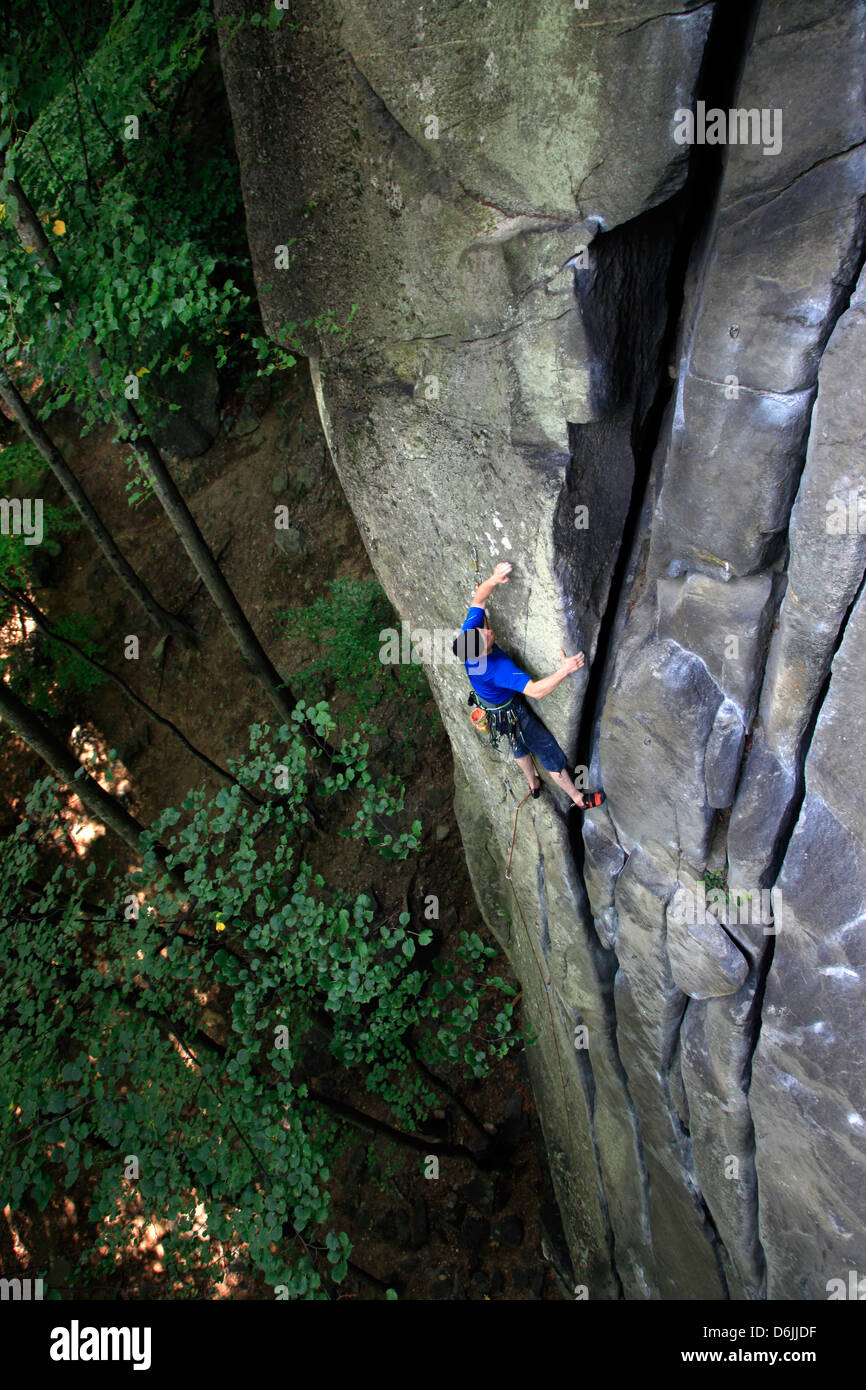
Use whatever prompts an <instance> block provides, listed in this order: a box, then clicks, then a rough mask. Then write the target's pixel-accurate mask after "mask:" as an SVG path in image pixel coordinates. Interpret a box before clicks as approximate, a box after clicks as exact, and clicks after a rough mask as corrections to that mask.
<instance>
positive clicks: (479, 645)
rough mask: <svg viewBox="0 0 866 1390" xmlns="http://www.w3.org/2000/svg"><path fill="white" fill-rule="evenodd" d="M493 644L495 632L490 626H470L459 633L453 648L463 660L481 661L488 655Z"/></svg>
mask: <svg viewBox="0 0 866 1390" xmlns="http://www.w3.org/2000/svg"><path fill="white" fill-rule="evenodd" d="M492 646H493V633H492V632H491V630H490V628H489V627H470V628H467V630H466V631H465V632H460V633H458V634H457V639H456V641H455V642H454V644H453V646H452V648H451V650H452V651H453V653H454V655H455V656H456V657H459V659H460V660H461V661H479V660H482V659H483V658H485V657H486V656H487V653H488V652H489V651H490V649H491V647H492Z"/></svg>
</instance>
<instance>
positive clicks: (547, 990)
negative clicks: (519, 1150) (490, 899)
mask: <svg viewBox="0 0 866 1390" xmlns="http://www.w3.org/2000/svg"><path fill="white" fill-rule="evenodd" d="M530 757H531V758H532V766H533V767H534V768H535V771H536V774H537V775H538V780H539V782H541V774H540V773H539V771H538V764H537V763H536V761H535V758H534V757H532V754H531V753H530ZM531 796H532V792H531V790H530V791H528V792H527V793H526V796H525V797H524V798H523V801H520V802H518V805H517V810H516V811H515V812H514V832H513V834H512V836H511V850H510V853H509V855H508V866H507V868H506V870H505V877H506V878H507V880H508V882H509V883H510V884H511V891H512V893H513V894H514V904H515V907H516V908H517V911H518V913H519V914H520V920H521V922H522V923H523V930H524V932H525V934H526V940H527V941H528V942H529V949H530V950H531V951H532V955H533V959H534V960H535V964H536V967H537V969H538V974H539V978H540V979H541V982H542V984H543V985H544V992H545V998H546V1000H547V1012H548V1013H549V1014H550V1031H551V1035H552V1037H553V1045H554V1047H555V1048H556V1061H557V1065H558V1067H559V1081H560V1085H561V1086H562V1098H563V1101H564V1103H565V1123H566V1127H567V1129H568V1140H569V1143H570V1145H571V1149H572V1152H574V1150H575V1142H574V1134H573V1132H572V1128H571V1115H570V1113H569V1108H568V1091H567V1090H566V1087H565V1072H564V1070H563V1066H562V1052H561V1051H560V1047H559V1039H558V1038H557V1035H556V1034H557V1029H556V1020H555V1018H554V1016H553V1008H552V1005H551V1002H550V992H551V983H552V981H551V977H550V975H548V976H547V979H546V980H545V973H546V972H545V971H544V970H543V969H542V966H541V961H540V960H539V959H538V952H537V951H536V949H535V942H534V941H533V940H532V934H531V933H530V930H529V927H528V926H527V923H526V918H525V917H524V915H523V908H522V907H521V906H520V899H519V898H518V896H517V889H516V888H515V886H514V880H513V878H512V877H511V860H512V858H513V857H514V845H515V842H516V840H517V819H518V816H519V815H520V808H521V807H522V806H523V804H524V802H526V801H528V800H529V798H530V797H531Z"/></svg>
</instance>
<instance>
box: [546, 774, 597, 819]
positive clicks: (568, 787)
mask: <svg viewBox="0 0 866 1390" xmlns="http://www.w3.org/2000/svg"><path fill="white" fill-rule="evenodd" d="M550 775H551V777H552V778H553V780H554V782H555V783H556V784H557V786H559V787H562V790H563V791H564V792H565V794H566V796H567V797H570V798H571V800H572V801H573V802H574V804H575V806H578V807H580V809H581V811H583V810H584V809H585V807H586V802H587V800H588V798H585V797H584V794H583V792H579V791H578V790H577V787H576V786H575V785H574V783H573V782H572V780H571V778H570V777H569V775H568V773H567V772H566V770H565V768H563V769H562V771H561V772H551V774H550Z"/></svg>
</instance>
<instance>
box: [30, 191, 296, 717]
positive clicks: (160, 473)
mask: <svg viewBox="0 0 866 1390" xmlns="http://www.w3.org/2000/svg"><path fill="white" fill-rule="evenodd" d="M6 186H7V189H8V191H9V193H10V194H11V195H12V197H13V198H14V199H15V201H16V203H17V212H16V213H15V214H14V220H15V226H16V229H17V232H18V236H19V239H20V240H21V244H22V245H23V246H32V247H33V248H34V249H35V251H36V254H37V255H38V256H39V258H40V259H41V260H42V261H43V263H44V264H45V265H47V266H48V267H49V269H50V270H51V271H52V272H53V273H54V274H55V275H56V276H57V277H58V279H60V280H62V278H63V276H62V272H61V267H60V262H59V260H58V258H57V255H56V253H55V251H54V248H53V247H52V246H51V245H50V244H49V242H48V238H47V237H46V235H45V233H44V231H43V229H42V226H41V224H40V222H39V219H38V218H37V216H36V214H35V213H34V211H33V208H32V207H31V205H30V203H29V201H28V199H27V197H26V195H25V193H24V190H23V189H22V187H21V185H20V183H19V182H18V180H17V179H7V181H6ZM71 307H72V306H71ZM87 356H88V361H89V365H90V372H91V375H92V376H93V379H94V382H95V384H96V388H97V391H98V393H99V396H100V398H101V399H102V400H103V401H108V396H107V392H106V389H105V386H104V385H103V380H102V357H101V354H100V353H99V351H98V349H97V347H96V345H95V344H94V343H93V342H92V341H91V342H89V343H88V347H87ZM114 411H115V414H116V416H117V417H118V418H120V419H121V420H123V422H124V423H125V424H126V425H127V427H128V428H129V429H130V431H133V432H134V435H137V437H133V439H132V440H130V443H131V445H132V447H133V448H134V449H135V450H136V452H137V453H138V454H139V456H140V458H141V461H142V466H143V468H144V470H145V473H146V474H147V478H148V481H149V482H150V485H151V487H152V488H153V491H154V493H155V494H156V496H157V498H158V499H159V501H160V503H161V504H162V507H163V508H164V510H165V514H166V516H167V517H168V519H169V521H170V522H171V524H172V526H173V527H174V530H175V531H176V533H177V535H178V537H179V538H180V542H181V544H182V546H183V548H184V550H185V551H186V553H187V555H188V556H189V558H190V560H191V561H192V563H193V565H194V567H195V569H196V572H197V573H198V575H199V577H200V578H201V580H202V582H203V584H204V585H205V588H206V589H207V591H208V593H209V594H210V596H211V598H212V599H213V601H214V603H215V604H216V606H217V608H218V609H219V611H220V613H221V614H222V617H223V619H224V621H225V622H226V624H227V626H228V628H229V631H230V632H231V634H232V636H233V637H234V639H235V642H236V643H237V646H238V648H239V650H240V652H241V655H242V656H243V658H244V661H245V663H246V665H247V667H248V668H249V670H250V671H251V673H252V674H253V675H254V676H255V677H256V679H257V680H258V681H259V684H260V685H261V686H262V688H263V689H264V690H265V692H266V694H267V695H268V697H269V699H270V700H271V703H272V704H273V705H274V707H275V709H276V710H277V712H278V714H279V715H280V718H281V719H282V720H283V722H284V723H289V722H290V721H291V715H292V709H293V707H294V704H295V700H294V697H293V695H292V694H291V691H289V690H286V689H281V686H282V681H281V679H280V674H279V672H278V671H277V669H276V667H275V666H274V665H273V664H272V662H271V660H270V658H269V657H268V655H267V653H266V652H265V650H264V648H263V647H262V645H261V643H260V642H259V639H258V637H257V636H256V634H255V632H254V631H253V629H252V627H251V626H250V623H249V622H248V621H247V618H246V616H245V614H244V611H243V609H242V608H241V606H240V604H239V603H238V601H237V599H236V597H235V595H234V593H233V591H232V589H231V588H230V586H229V584H228V582H227V580H226V579H225V576H224V575H223V573H222V571H221V570H220V568H219V566H218V565H217V563H216V561H215V559H214V557H213V554H212V552H211V550H210V547H209V546H208V544H207V542H206V541H205V539H204V536H203V535H202V533H201V531H200V530H199V528H198V525H197V524H196V521H195V518H194V517H193V515H192V513H191V512H190V510H189V508H188V507H187V505H186V503H185V502H184V500H183V497H182V496H181V494H180V492H179V491H178V489H177V487H176V486H175V483H174V480H173V478H172V477H171V474H170V473H169V471H168V469H167V467H166V465H165V463H164V461H163V459H162V456H161V455H160V453H159V450H158V449H157V447H156V445H155V444H154V442H153V440H152V439H150V438H149V436H148V435H146V434H144V433H139V432H140V431H141V429H142V426H141V421H140V419H139V416H138V413H137V411H136V410H135V409H134V408H133V407H132V406H131V405H130V404H129V403H128V402H126V403H125V404H124V405H123V406H119V405H117V404H115V405H114ZM317 742H320V741H319V740H317Z"/></svg>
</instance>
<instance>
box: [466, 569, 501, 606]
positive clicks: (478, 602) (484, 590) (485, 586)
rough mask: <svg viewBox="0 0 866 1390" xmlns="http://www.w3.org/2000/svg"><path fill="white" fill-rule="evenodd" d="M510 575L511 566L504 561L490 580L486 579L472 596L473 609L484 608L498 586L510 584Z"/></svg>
mask: <svg viewBox="0 0 866 1390" xmlns="http://www.w3.org/2000/svg"><path fill="white" fill-rule="evenodd" d="M510 573H511V566H510V565H509V563H508V561H507V560H503V561H502V563H501V564H500V565H497V566H496V569H495V570H494V571H493V573H492V574H491V576H490V578H489V579H485V580H484V582H483V583H482V584H479V585H478V588H477V589H476V590H475V593H474V594H473V595H472V607H473V608H483V607H484V605H485V604H486V602H487V600H488V599H489V597H490V595H491V594H492V593H493V590H494V589H495V588H496V585H497V584H507V583H508V576H509V574H510Z"/></svg>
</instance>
